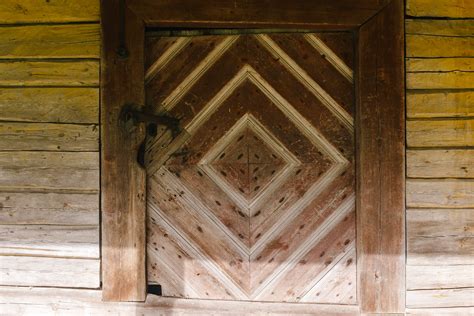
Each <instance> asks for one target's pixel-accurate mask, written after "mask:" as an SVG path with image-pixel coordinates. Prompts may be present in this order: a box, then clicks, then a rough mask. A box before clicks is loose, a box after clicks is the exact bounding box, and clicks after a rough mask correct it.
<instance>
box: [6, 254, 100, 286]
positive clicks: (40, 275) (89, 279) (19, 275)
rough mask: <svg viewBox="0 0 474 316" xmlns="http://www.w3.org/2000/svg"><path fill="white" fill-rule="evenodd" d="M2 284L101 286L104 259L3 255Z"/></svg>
mask: <svg viewBox="0 0 474 316" xmlns="http://www.w3.org/2000/svg"><path fill="white" fill-rule="evenodd" d="M0 285H15V286H57V287H69V288H76V287H77V288H98V287H99V286H100V260H98V259H64V258H48V257H23V256H21V257H19V256H0Z"/></svg>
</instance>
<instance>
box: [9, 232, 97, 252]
mask: <svg viewBox="0 0 474 316" xmlns="http://www.w3.org/2000/svg"><path fill="white" fill-rule="evenodd" d="M0 255H8V256H13V255H21V256H39V257H46V256H47V257H62V258H64V257H67V258H89V259H98V258H99V227H97V226H56V225H0Z"/></svg>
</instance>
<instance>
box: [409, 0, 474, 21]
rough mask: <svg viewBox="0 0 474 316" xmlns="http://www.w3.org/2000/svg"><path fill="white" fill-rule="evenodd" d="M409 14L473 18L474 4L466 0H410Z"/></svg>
mask: <svg viewBox="0 0 474 316" xmlns="http://www.w3.org/2000/svg"><path fill="white" fill-rule="evenodd" d="M407 14H408V15H411V16H419V17H450V18H473V17H474V4H473V3H472V2H471V1H465V0H438V1H437V2H436V5H433V2H432V1H431V0H408V1H407Z"/></svg>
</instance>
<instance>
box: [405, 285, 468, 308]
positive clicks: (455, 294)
mask: <svg viewBox="0 0 474 316" xmlns="http://www.w3.org/2000/svg"><path fill="white" fill-rule="evenodd" d="M406 297H407V307H408V308H425V307H428V308H433V307H461V306H466V307H470V306H472V298H473V297H474V288H463V289H449V290H419V291H407V296H406ZM466 315H467V314H466Z"/></svg>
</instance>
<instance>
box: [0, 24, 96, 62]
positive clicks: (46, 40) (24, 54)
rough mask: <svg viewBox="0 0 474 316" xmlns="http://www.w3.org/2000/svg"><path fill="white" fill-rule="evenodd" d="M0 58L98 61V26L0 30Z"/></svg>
mask: <svg viewBox="0 0 474 316" xmlns="http://www.w3.org/2000/svg"><path fill="white" fill-rule="evenodd" d="M0 43H1V44H0V58H99V57H100V27H99V24H98V23H94V24H64V25H23V26H8V27H0Z"/></svg>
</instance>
